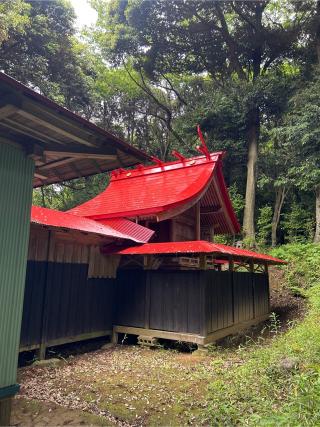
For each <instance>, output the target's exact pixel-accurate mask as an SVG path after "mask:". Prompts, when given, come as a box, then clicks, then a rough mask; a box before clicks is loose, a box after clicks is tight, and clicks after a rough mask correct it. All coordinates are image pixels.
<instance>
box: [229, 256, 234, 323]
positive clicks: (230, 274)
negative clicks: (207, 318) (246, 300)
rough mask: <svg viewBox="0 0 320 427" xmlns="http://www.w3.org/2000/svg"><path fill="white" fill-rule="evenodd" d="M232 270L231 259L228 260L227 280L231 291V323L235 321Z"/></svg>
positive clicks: (232, 262)
mask: <svg viewBox="0 0 320 427" xmlns="http://www.w3.org/2000/svg"><path fill="white" fill-rule="evenodd" d="M233 269H234V261H233V258H232V257H230V258H229V280H230V281H231V291H232V323H233V324H234V321H235V312H234V280H233Z"/></svg>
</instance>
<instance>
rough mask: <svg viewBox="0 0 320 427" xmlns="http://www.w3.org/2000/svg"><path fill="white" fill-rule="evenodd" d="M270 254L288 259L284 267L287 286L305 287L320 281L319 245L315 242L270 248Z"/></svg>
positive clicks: (291, 287) (294, 287) (292, 287)
mask: <svg viewBox="0 0 320 427" xmlns="http://www.w3.org/2000/svg"><path fill="white" fill-rule="evenodd" d="M271 255H273V256H275V257H277V258H280V259H283V260H285V261H288V265H287V266H286V267H284V271H285V279H286V284H287V287H289V288H290V289H307V288H310V287H312V286H313V285H314V284H315V283H318V282H320V269H319V266H320V247H319V245H317V244H314V243H309V244H288V245H282V246H279V247H278V248H275V249H272V251H271Z"/></svg>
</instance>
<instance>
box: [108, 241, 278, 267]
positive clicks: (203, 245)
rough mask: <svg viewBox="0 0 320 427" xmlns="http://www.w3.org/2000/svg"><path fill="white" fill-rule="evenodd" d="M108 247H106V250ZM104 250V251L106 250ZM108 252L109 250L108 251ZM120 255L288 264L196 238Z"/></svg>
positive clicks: (262, 255)
mask: <svg viewBox="0 0 320 427" xmlns="http://www.w3.org/2000/svg"><path fill="white" fill-rule="evenodd" d="M107 250H108V248H107V247H106V251H107ZM106 251H104V252H106ZM106 253H107V252H106ZM113 253H116V254H119V255H177V254H179V255H183V254H189V255H190V254H211V255H213V256H217V257H220V258H229V257H230V256H231V257H232V258H233V259H238V260H239V259H240V260H245V259H249V260H250V259H251V260H254V261H256V262H260V263H261V262H265V263H267V264H286V261H283V260H281V259H278V258H274V257H272V256H270V255H265V254H259V253H257V252H253V251H248V250H246V249H239V248H234V247H233V246H227V245H221V244H218V243H210V242H207V241H204V240H194V241H189V242H165V243H145V244H144V245H140V246H133V247H130V248H126V249H122V250H117V251H114V252H113Z"/></svg>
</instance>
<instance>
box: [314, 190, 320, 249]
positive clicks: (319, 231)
mask: <svg viewBox="0 0 320 427" xmlns="http://www.w3.org/2000/svg"><path fill="white" fill-rule="evenodd" d="M313 241H314V243H320V185H318V186H317V187H316V231H315V233H314V238H313Z"/></svg>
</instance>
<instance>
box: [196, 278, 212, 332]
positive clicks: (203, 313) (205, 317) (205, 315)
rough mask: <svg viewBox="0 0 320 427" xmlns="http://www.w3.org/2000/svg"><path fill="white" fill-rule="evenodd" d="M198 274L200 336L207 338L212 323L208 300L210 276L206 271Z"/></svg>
mask: <svg viewBox="0 0 320 427" xmlns="http://www.w3.org/2000/svg"><path fill="white" fill-rule="evenodd" d="M198 273H199V274H198V280H197V282H196V283H195V285H196V286H198V287H199V288H200V334H201V335H202V336H203V337H206V336H207V335H208V326H207V323H208V322H210V319H211V313H210V311H209V306H208V300H207V296H208V294H209V292H210V290H209V286H210V284H208V280H210V275H208V274H207V272H206V271H199V272H198Z"/></svg>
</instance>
